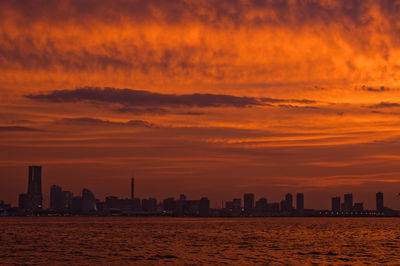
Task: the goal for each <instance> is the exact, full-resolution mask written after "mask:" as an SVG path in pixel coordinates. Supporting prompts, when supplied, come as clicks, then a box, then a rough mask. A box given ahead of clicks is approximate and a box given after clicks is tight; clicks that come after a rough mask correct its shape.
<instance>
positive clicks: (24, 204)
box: [18, 193, 29, 210]
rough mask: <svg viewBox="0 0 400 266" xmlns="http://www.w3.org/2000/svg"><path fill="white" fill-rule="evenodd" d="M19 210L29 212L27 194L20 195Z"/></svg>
mask: <svg viewBox="0 0 400 266" xmlns="http://www.w3.org/2000/svg"><path fill="white" fill-rule="evenodd" d="M18 208H19V209H20V210H27V209H28V208H29V199H28V194H26V193H23V194H19V197H18Z"/></svg>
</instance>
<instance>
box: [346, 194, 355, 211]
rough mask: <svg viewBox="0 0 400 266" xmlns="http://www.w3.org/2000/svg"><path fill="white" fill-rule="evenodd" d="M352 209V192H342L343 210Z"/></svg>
mask: <svg viewBox="0 0 400 266" xmlns="http://www.w3.org/2000/svg"><path fill="white" fill-rule="evenodd" d="M352 210H353V194H344V211H345V212H351V211H352Z"/></svg>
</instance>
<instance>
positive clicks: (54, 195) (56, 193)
mask: <svg viewBox="0 0 400 266" xmlns="http://www.w3.org/2000/svg"><path fill="white" fill-rule="evenodd" d="M61 208H62V189H61V187H59V186H56V185H53V186H51V187H50V209H52V210H55V211H60V210H61Z"/></svg>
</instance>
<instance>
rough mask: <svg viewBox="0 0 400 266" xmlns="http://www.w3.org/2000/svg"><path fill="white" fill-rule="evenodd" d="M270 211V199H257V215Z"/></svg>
mask: <svg viewBox="0 0 400 266" xmlns="http://www.w3.org/2000/svg"><path fill="white" fill-rule="evenodd" d="M267 211H268V201H267V199H266V198H261V199H259V200H257V202H256V206H255V212H256V213H257V215H261V216H262V215H264V214H266V213H267Z"/></svg>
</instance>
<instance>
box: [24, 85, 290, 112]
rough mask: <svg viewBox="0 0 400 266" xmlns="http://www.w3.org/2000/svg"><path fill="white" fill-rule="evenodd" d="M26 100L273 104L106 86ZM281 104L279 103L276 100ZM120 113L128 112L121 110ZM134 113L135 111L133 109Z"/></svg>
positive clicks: (211, 95)
mask: <svg viewBox="0 0 400 266" xmlns="http://www.w3.org/2000/svg"><path fill="white" fill-rule="evenodd" d="M26 97H27V98H29V99H32V100H38V101H48V102H55V103H66V102H84V101H87V102H95V103H96V102H97V103H110V104H121V105H124V106H138V107H146V106H161V107H163V106H166V107H179V106H189V107H222V106H232V107H251V106H262V105H266V103H265V102H273V101H274V100H272V99H259V98H254V97H246V96H243V97H238V96H233V95H224V94H200V93H194V94H183V95H176V94H163V93H155V92H150V91H143V90H132V89H116V88H109V87H106V88H104V89H102V88H97V87H96V88H94V87H85V88H78V89H75V90H56V91H52V92H50V93H48V94H30V95H26ZM277 101H279V102H281V101H282V100H277ZM122 111H130V110H129V109H122ZM133 111H137V110H133Z"/></svg>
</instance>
